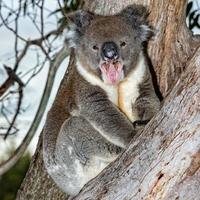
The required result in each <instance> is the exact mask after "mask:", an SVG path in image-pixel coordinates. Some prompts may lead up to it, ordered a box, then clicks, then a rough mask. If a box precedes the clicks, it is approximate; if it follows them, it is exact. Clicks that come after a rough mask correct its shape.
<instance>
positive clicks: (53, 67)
mask: <svg viewBox="0 0 200 200" xmlns="http://www.w3.org/2000/svg"><path fill="white" fill-rule="evenodd" d="M69 54H70V50H69V49H66V47H63V48H62V49H61V50H60V51H59V52H58V53H57V54H56V55H55V58H54V60H52V61H51V62H50V66H49V72H48V78H47V82H46V86H45V89H44V93H43V96H42V99H41V101H40V105H39V108H38V111H37V114H36V116H35V118H34V120H33V123H32V125H31V127H30V129H29V131H28V132H27V134H26V136H25V138H24V139H23V141H22V143H21V145H20V146H19V147H18V148H17V149H16V151H15V152H14V154H13V155H12V156H11V157H10V158H9V159H8V160H7V161H5V162H4V163H2V164H1V165H0V176H1V175H2V174H4V173H5V172H7V171H8V170H9V169H10V168H11V167H13V166H14V165H15V164H16V162H17V161H18V160H19V159H20V158H21V156H22V155H23V154H24V152H25V150H26V149H27V147H28V145H29V144H30V142H31V140H32V138H33V136H34V134H35V132H36V130H37V128H38V126H39V124H40V122H41V119H42V117H43V114H44V111H45V109H46V106H47V102H48V100H49V96H50V93H51V90H52V86H53V83H54V79H55V74H56V72H57V70H58V68H59V66H60V65H61V63H62V62H63V60H64V59H65V58H66V57H67V56H69Z"/></svg>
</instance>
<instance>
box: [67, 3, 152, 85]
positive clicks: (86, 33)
mask: <svg viewBox="0 0 200 200" xmlns="http://www.w3.org/2000/svg"><path fill="white" fill-rule="evenodd" d="M147 15H148V12H147V10H146V8H145V7H143V6H140V5H132V6H129V7H127V8H125V9H124V10H122V11H121V12H120V13H118V14H116V15H112V16H101V15H96V14H94V13H91V12H88V11H83V10H79V11H77V12H75V13H72V14H70V15H69V20H70V21H71V22H72V23H71V25H70V31H68V33H67V35H66V41H67V42H68V44H69V45H71V46H73V47H74V48H75V51H76V55H77V57H78V60H79V62H80V63H81V65H82V66H83V67H84V68H86V69H87V71H88V72H90V73H93V74H95V75H96V76H98V77H99V78H100V79H101V80H102V81H104V82H105V83H107V84H113V85H114V84H117V83H118V82H120V81H121V80H123V79H124V78H125V77H126V76H127V75H128V74H129V73H130V72H131V71H132V70H134V67H135V65H136V63H137V59H138V57H139V54H140V52H141V51H142V48H143V43H144V42H145V41H147V40H148V39H149V38H150V36H152V33H153V31H152V29H151V28H150V27H149V26H148V24H147V20H146V17H147Z"/></svg>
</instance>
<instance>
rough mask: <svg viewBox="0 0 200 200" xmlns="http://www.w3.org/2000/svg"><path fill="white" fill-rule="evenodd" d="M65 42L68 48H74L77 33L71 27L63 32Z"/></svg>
mask: <svg viewBox="0 0 200 200" xmlns="http://www.w3.org/2000/svg"><path fill="white" fill-rule="evenodd" d="M64 37H65V42H66V43H67V46H68V47H69V48H75V47H76V44H77V40H78V37H79V35H78V33H77V31H76V29H75V28H73V27H72V26H71V27H69V28H67V29H65V30H64Z"/></svg>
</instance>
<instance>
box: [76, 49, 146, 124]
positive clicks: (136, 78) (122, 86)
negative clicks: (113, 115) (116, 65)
mask: <svg viewBox="0 0 200 200" xmlns="http://www.w3.org/2000/svg"><path fill="white" fill-rule="evenodd" d="M77 69H78V72H79V73H80V74H81V75H82V76H83V77H84V78H85V80H87V81H88V82H89V83H91V84H92V85H97V86H99V87H101V88H102V89H103V90H104V91H105V92H106V93H107V95H108V98H109V99H110V101H112V102H113V103H114V104H115V105H116V106H118V107H119V108H120V110H121V111H122V112H124V114H125V115H126V116H127V117H128V118H129V120H131V121H132V122H133V121H135V120H137V119H138V116H137V113H136V112H133V110H132V105H133V104H134V102H135V101H136V99H137V98H138V96H139V84H140V83H141V82H142V80H143V77H144V74H145V69H146V68H145V62H144V56H143V54H142V53H141V55H140V57H139V60H138V63H137V66H136V67H135V69H134V70H133V71H132V72H131V73H130V74H129V75H128V76H127V77H126V78H125V79H124V80H123V81H121V82H120V83H119V84H118V85H116V86H113V85H109V84H106V83H104V82H103V81H102V80H101V79H100V78H99V77H97V76H95V75H93V74H91V73H88V71H87V70H86V69H85V68H84V67H83V66H82V65H81V63H80V62H79V61H77Z"/></svg>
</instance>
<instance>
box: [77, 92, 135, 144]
mask: <svg viewBox="0 0 200 200" xmlns="http://www.w3.org/2000/svg"><path fill="white" fill-rule="evenodd" d="M79 105H80V115H82V116H83V117H84V118H85V119H86V120H88V121H89V122H90V124H92V126H93V127H94V128H95V129H96V130H98V131H99V133H100V134H101V135H102V136H103V137H104V138H106V139H107V140H108V141H110V142H111V143H113V144H115V145H117V146H120V147H122V148H125V147H126V146H127V145H128V144H129V142H130V140H131V139H132V138H133V136H134V135H135V131H134V129H133V125H132V123H131V122H130V121H129V120H128V119H127V118H126V116H125V115H124V114H123V113H121V112H120V111H119V109H118V108H117V107H116V106H115V105H114V104H113V103H112V102H111V101H110V100H109V99H108V97H107V96H106V95H105V94H104V93H103V92H102V91H98V90H90V91H89V90H87V93H84V95H83V96H82V97H81V98H80V102H79Z"/></svg>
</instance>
